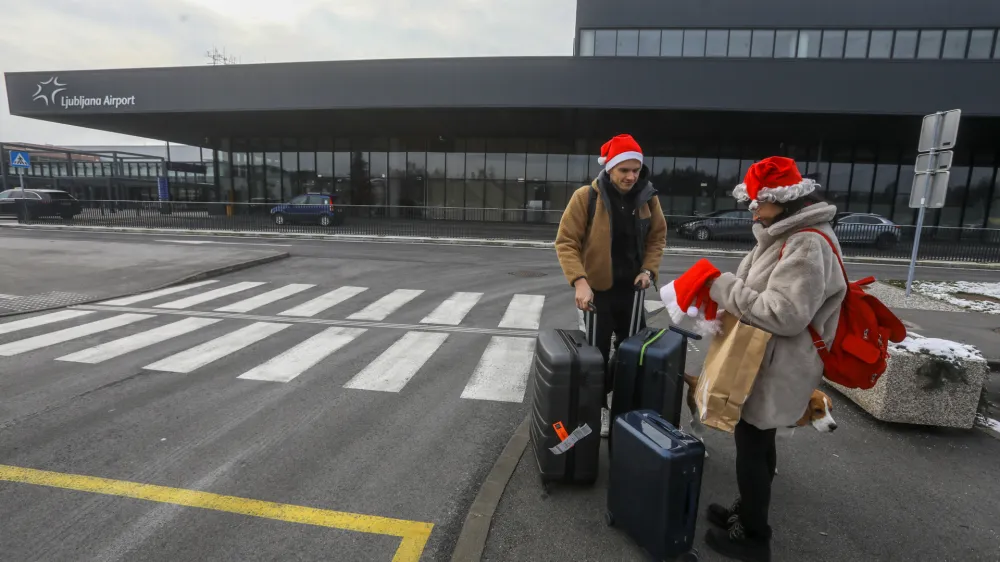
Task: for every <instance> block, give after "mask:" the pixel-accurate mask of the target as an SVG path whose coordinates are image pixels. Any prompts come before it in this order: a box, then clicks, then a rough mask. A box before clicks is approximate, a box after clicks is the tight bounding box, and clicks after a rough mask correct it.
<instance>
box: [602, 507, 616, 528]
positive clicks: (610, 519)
mask: <svg viewBox="0 0 1000 562" xmlns="http://www.w3.org/2000/svg"><path fill="white" fill-rule="evenodd" d="M604 522H605V523H606V524H607V525H608V527H614V526H615V516H614V515H613V514H612V513H611V510H608V511H605V512H604Z"/></svg>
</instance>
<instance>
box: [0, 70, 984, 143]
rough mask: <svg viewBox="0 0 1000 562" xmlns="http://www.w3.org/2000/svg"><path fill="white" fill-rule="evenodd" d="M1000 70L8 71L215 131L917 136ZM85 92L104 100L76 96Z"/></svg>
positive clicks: (106, 119) (76, 113)
mask: <svg viewBox="0 0 1000 562" xmlns="http://www.w3.org/2000/svg"><path fill="white" fill-rule="evenodd" d="M996 68H997V66H996V64H995V63H993V62H992V61H876V60H816V59H809V60H802V59H800V60H795V59H789V60H780V59H760V60H756V59H740V60H734V59H728V60H727V59H691V58H676V59H674V58H638V57H637V58H624V57H619V58H603V57H579V58H574V57H522V58H503V57H498V58H451V59H396V60H365V61H340V62H303V63H281V64H253V65H232V66H201V67H177V68H141V69H121V70H90V71H68V72H24V73H8V74H6V82H7V92H8V99H9V105H10V112H11V114H12V115H18V116H24V117H32V118H36V119H43V120H47V121H55V122H60V123H66V124H71V125H78V126H83V127H89V128H95V129H102V130H108V131H115V132H121V133H126V134H132V135H137V136H143V137H152V138H161V139H167V140H176V141H178V142H185V143H190V144H208V142H207V141H205V140H204V139H208V138H212V139H216V138H220V137H223V136H229V135H239V134H252V135H275V136H284V135H300V134H322V133H324V132H325V133H329V132H332V131H334V130H336V131H337V132H338V133H339V132H342V131H345V130H346V131H365V130H367V131H368V132H369V133H370V134H384V132H385V131H386V130H387V129H386V128H385V127H387V126H389V127H390V128H393V127H399V128H400V129H399V131H400V132H399V134H404V133H405V132H406V131H405V129H414V130H419V131H423V132H427V131H428V130H431V131H435V132H436V131H438V130H439V129H441V128H447V129H449V130H455V129H470V130H477V131H478V134H483V133H484V132H486V131H495V134H504V133H505V132H506V131H510V133H511V134H518V135H521V136H525V135H526V132H527V131H531V130H532V129H531V127H535V128H536V129H537V130H538V132H539V134H544V133H545V132H546V130H549V129H551V130H565V129H564V127H569V126H581V125H580V123H583V125H582V126H586V121H587V119H583V120H581V116H583V117H586V116H590V117H591V118H595V119H601V118H608V117H609V116H613V115H617V116H618V117H617V118H618V119H625V120H628V119H645V118H647V117H640V115H645V116H648V115H650V112H649V110H658V112H659V113H661V114H662V115H664V116H670V115H673V116H675V117H678V118H681V117H679V116H683V115H691V114H692V112H693V111H697V112H705V113H701V115H704V116H705V118H706V119H714V120H725V119H727V118H728V117H727V115H734V114H736V113H741V114H746V113H752V114H757V116H756V117H753V116H749V115H748V116H746V117H744V118H741V119H740V120H737V121H734V122H733V125H734V126H733V127H731V128H732V129H734V130H735V129H737V128H738V126H742V124H741V123H740V122H739V121H746V120H747V119H749V120H750V121H759V120H760V118H761V117H762V115H760V114H761V113H782V114H788V115H803V114H807V115H813V117H814V119H815V121H814V122H815V123H816V124H822V123H827V124H828V125H829V126H831V127H834V128H836V127H837V126H838V123H839V124H840V126H842V127H847V128H850V127H855V126H857V125H858V122H855V123H853V124H851V123H846V124H845V122H844V121H843V120H841V119H837V118H835V117H834V116H836V115H845V114H853V115H857V116H860V117H861V118H863V119H867V120H871V119H872V118H874V117H876V116H878V118H879V119H885V120H886V123H891V122H899V123H906V124H907V125H906V130H907V134H915V132H910V131H909V129H911V128H912V123H913V117H919V116H920V115H924V114H926V113H930V112H933V111H937V110H946V109H954V108H960V109H962V111H963V116H969V117H974V116H994V117H998V116H1000V103H998V102H997V101H996V97H995V92H997V91H1000V72H996ZM56 90H58V91H56ZM78 97H83V98H87V99H88V100H90V101H88V102H85V103H83V104H82V105H84V107H79V104H78V105H72V104H73V101H72V100H73V99H76V98H78ZM95 99H96V100H99V102H97V103H95V102H94V101H93V100H95ZM66 100H70V102H69V103H70V106H69V107H65V106H64V103H65V102H66ZM88 103H89V104H90V105H87V104H88ZM109 104H110V105H109ZM415 109H417V110H420V111H413V110H415ZM554 110H558V111H554ZM637 110H642V111H641V112H638V111H637ZM696 115H697V114H696ZM713 115H714V116H715V117H711V116H713ZM904 116H905V118H904ZM672 119H673V118H671V121H672ZM688 119H690V118H688ZM988 121H989V122H990V123H991V126H992V123H993V122H994V120H993V119H990V120H988ZM697 122H698V121H697V120H695V124H696V123H697ZM747 123H749V121H747ZM573 124H576V125H573ZM525 127H528V129H525ZM917 127H919V123H918V125H917ZM392 130H394V131H395V130H396V129H392Z"/></svg>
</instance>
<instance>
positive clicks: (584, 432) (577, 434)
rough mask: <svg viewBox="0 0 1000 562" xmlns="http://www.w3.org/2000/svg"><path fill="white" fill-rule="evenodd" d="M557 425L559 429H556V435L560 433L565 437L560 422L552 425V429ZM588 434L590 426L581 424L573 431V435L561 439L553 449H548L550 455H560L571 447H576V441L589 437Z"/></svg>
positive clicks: (564, 431)
mask: <svg viewBox="0 0 1000 562" xmlns="http://www.w3.org/2000/svg"><path fill="white" fill-rule="evenodd" d="M557 425H558V426H559V427H558V429H556V432H557V433H559V432H561V433H562V435H566V430H565V429H564V428H563V426H562V422H559V423H555V424H552V427H555V426H557ZM590 433H591V431H590V426H589V425H587V424H583V425H581V426H580V427H578V428H576V429H575V430H573V433H570V434H569V435H568V436H567V437H565V438H563V440H562V441H561V442H560V443H559V444H558V445H556V446H555V447H549V451H552V454H554V455H561V454H563V453H565V452H566V451H568V450H570V449H572V448H573V445H576V443H577V441H579V440H581V439H583V438H584V437H586V436H588V435H590Z"/></svg>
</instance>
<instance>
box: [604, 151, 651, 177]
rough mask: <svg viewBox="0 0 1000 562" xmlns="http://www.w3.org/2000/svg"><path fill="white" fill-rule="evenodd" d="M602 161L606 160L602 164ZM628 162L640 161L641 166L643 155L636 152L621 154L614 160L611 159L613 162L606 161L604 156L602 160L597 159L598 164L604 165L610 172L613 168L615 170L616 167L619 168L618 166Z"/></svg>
mask: <svg viewBox="0 0 1000 562" xmlns="http://www.w3.org/2000/svg"><path fill="white" fill-rule="evenodd" d="M601 160H605V162H601ZM626 160H638V161H639V163H640V164H641V163H642V153H641V152H634V151H633V152H622V153H621V154H618V155H616V156H614V157H613V158H611V160H608V159H606V158H604V157H603V156H602V157H600V158H598V159H597V163H598V164H604V169H605V170H607V171H609V172H610V171H611V169H612V168H614V167H615V166H617V165H618V164H621V163H622V162H624V161H626Z"/></svg>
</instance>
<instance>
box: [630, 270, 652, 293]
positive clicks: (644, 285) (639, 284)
mask: <svg viewBox="0 0 1000 562" xmlns="http://www.w3.org/2000/svg"><path fill="white" fill-rule="evenodd" d="M651 281H652V280H651V279H650V276H649V274H648V273H646V272H645V271H643V272H642V273H640V274H639V275H636V276H635V283H634V285H635V289H636V290H637V291H638V290H640V289H648V288H649V284H650V282H651Z"/></svg>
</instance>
